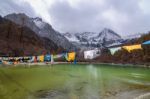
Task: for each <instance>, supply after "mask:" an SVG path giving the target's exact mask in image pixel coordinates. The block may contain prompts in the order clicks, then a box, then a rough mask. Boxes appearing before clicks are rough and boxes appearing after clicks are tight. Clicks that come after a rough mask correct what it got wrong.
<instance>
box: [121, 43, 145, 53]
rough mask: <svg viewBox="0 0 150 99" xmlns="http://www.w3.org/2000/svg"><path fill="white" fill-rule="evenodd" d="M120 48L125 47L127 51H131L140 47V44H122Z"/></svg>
mask: <svg viewBox="0 0 150 99" xmlns="http://www.w3.org/2000/svg"><path fill="white" fill-rule="evenodd" d="M122 48H123V49H126V50H127V51H128V52H131V51H132V50H136V49H142V47H141V44H137V45H130V46H123V47H122Z"/></svg>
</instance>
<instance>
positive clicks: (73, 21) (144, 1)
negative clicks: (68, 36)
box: [0, 0, 150, 35]
mask: <svg viewBox="0 0 150 99" xmlns="http://www.w3.org/2000/svg"><path fill="white" fill-rule="evenodd" d="M0 1H1V3H0V14H1V15H6V14H9V13H13V12H21V13H26V14H27V15H29V16H33V17H35V16H39V17H42V18H43V20H45V21H47V22H49V23H50V24H51V25H52V26H53V27H54V28H55V29H56V30H58V31H60V32H84V31H94V32H100V31H101V30H102V29H103V28H104V27H106V28H111V29H112V30H114V31H116V32H118V33H120V34H121V35H127V34H130V33H138V32H143V31H144V32H145V31H149V30H150V29H149V27H150V18H149V17H150V7H149V5H150V0H0Z"/></svg>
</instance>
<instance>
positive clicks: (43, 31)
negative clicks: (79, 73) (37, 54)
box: [5, 13, 74, 50]
mask: <svg viewBox="0 0 150 99" xmlns="http://www.w3.org/2000/svg"><path fill="white" fill-rule="evenodd" d="M5 18H6V19H8V20H11V21H13V22H15V23H17V24H19V25H23V26H26V27H28V28H30V29H31V30H32V31H34V32H35V33H37V34H38V35H39V36H41V37H43V38H47V39H50V40H51V41H53V42H54V43H55V44H57V45H58V46H60V47H63V48H64V49H67V50H71V49H74V45H73V44H72V43H70V42H69V41H68V40H67V39H66V38H65V37H64V36H63V35H61V34H60V33H59V32H57V31H55V30H54V29H53V28H52V26H51V25H50V24H48V23H46V22H44V21H43V20H42V19H41V18H38V17H36V18H30V17H28V16H27V15H25V14H24V13H20V14H15V13H14V14H9V15H7V16H5Z"/></svg>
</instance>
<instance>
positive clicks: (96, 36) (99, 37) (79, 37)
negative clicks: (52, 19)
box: [64, 28, 122, 47]
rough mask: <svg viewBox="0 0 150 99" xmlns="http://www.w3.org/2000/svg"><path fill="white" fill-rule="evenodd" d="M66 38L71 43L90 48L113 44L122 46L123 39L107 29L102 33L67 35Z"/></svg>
mask: <svg viewBox="0 0 150 99" xmlns="http://www.w3.org/2000/svg"><path fill="white" fill-rule="evenodd" d="M64 36H65V37H66V38H67V39H68V40H69V41H70V42H76V43H78V44H80V45H82V46H83V45H84V46H88V47H104V46H105V47H107V46H110V45H112V44H120V40H121V39H122V38H121V36H120V35H118V34H117V33H115V32H114V31H112V30H110V29H107V28H105V29H103V30H102V31H101V32H100V33H95V32H84V33H65V34H64Z"/></svg>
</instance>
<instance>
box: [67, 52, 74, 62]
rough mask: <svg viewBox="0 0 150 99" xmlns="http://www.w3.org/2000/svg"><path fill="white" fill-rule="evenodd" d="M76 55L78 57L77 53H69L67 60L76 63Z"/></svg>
mask: <svg viewBox="0 0 150 99" xmlns="http://www.w3.org/2000/svg"><path fill="white" fill-rule="evenodd" d="M75 55H76V53H75V52H71V53H68V58H67V60H68V61H74V60H75Z"/></svg>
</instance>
